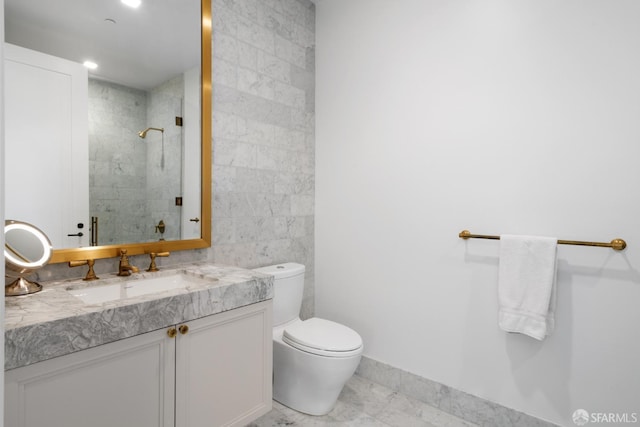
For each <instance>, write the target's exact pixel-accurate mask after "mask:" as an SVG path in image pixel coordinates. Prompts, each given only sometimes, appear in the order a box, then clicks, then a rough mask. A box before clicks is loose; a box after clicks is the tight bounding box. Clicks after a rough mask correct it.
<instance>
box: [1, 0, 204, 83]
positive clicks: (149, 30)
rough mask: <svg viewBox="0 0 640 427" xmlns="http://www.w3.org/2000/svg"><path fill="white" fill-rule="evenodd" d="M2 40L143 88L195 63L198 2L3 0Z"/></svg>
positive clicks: (176, 73)
mask: <svg viewBox="0 0 640 427" xmlns="http://www.w3.org/2000/svg"><path fill="white" fill-rule="evenodd" d="M4 3H5V11H4V12H5V41H6V42H8V43H12V44H17V45H19V46H23V47H26V48H30V49H33V50H38V51H40V52H44V53H48V54H51V55H54V56H58V57H62V58H65V59H69V60H71V61H75V62H80V63H82V62H84V61H85V60H92V61H93V62H95V63H97V64H98V68H97V69H96V70H93V71H90V72H89V73H90V76H92V77H95V78H100V79H103V80H108V81H112V82H116V83H119V84H123V85H126V86H129V87H133V88H137V89H143V90H148V89H151V88H153V87H155V86H157V85H158V84H160V83H163V82H165V81H167V80H169V79H170V78H172V77H174V76H176V75H178V74H180V73H182V72H183V71H185V70H188V69H191V68H194V67H196V66H199V64H200V0H142V4H141V6H140V7H139V8H137V9H133V8H131V7H129V6H126V5H124V4H122V3H121V2H120V0H56V1H51V0H5V2H4Z"/></svg>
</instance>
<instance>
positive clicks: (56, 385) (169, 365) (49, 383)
mask: <svg viewBox="0 0 640 427" xmlns="http://www.w3.org/2000/svg"><path fill="white" fill-rule="evenodd" d="M175 345H176V340H175V339H170V338H168V337H167V333H166V330H164V329H163V330H159V331H154V332H149V333H146V334H143V335H139V336H136V337H133V338H129V339H125V340H121V341H116V342H114V343H110V344H106V345H102V346H99V347H94V348H91V349H88V350H84V351H80V352H77V353H73V354H70V355H68V356H63V357H58V358H54V359H50V360H47V361H44V362H40V363H36V364H33V365H30V366H25V367H22V368H18V369H14V370H10V371H7V372H5V426H11V427H89V426H91V427H115V426H117V427H159V426H160V427H171V426H173V425H174V396H175V395H174V393H175V388H174V386H175V377H174V375H175Z"/></svg>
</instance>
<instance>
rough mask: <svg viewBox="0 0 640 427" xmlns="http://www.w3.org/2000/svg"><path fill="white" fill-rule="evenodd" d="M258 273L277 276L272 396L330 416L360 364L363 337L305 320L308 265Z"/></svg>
mask: <svg viewBox="0 0 640 427" xmlns="http://www.w3.org/2000/svg"><path fill="white" fill-rule="evenodd" d="M256 270H257V271H259V272H261V273H265V274H271V275H273V276H274V298H273V318H274V327H273V398H274V399H275V400H276V401H278V402H280V403H282V404H283V405H285V406H288V407H289V408H291V409H295V410H297V411H299V412H304V413H306V414H310V415H324V414H327V413H329V412H330V411H331V409H333V407H334V406H335V403H336V401H337V400H338V396H339V395H340V392H341V391H342V388H343V387H344V385H345V383H346V382H347V381H348V380H349V378H351V376H352V375H353V373H354V372H355V370H356V368H357V367H358V364H359V363H360V358H361V356H362V351H363V344H362V338H361V337H360V335H358V333H357V332H355V331H354V330H353V329H351V328H348V327H347V326H344V325H341V324H339V323H336V322H332V321H330V320H325V319H320V318H317V317H314V318H311V319H307V320H301V319H300V317H299V316H298V314H299V311H300V307H301V305H302V291H303V288H304V270H305V268H304V266H303V265H301V264H296V263H285V264H278V265H273V266H268V267H263V268H259V269H256Z"/></svg>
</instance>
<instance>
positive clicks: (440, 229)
mask: <svg viewBox="0 0 640 427" xmlns="http://www.w3.org/2000/svg"><path fill="white" fill-rule="evenodd" d="M316 12H317V24H316V25H317V34H316V43H317V57H316V67H317V69H316V72H317V80H316V85H317V90H316V96H317V104H316V108H317V110H316V126H317V128H316V141H317V143H316V311H317V315H318V316H320V317H326V318H330V319H334V320H337V321H341V322H343V323H345V324H347V325H350V326H352V327H353V328H355V329H356V330H358V331H359V332H360V333H361V334H362V336H363V338H364V341H365V346H366V349H365V355H366V356H368V357H371V358H373V359H376V360H379V361H382V362H385V363H388V364H390V365H393V366H396V367H398V368H401V369H404V370H407V371H410V372H412V373H415V374H418V375H421V376H424V377H426V378H429V379H432V380H435V381H438V382H441V383H444V384H447V385H449V386H452V387H455V388H458V389H461V390H464V391H467V392H470V393H472V394H475V395H477V396H480V397H483V398H486V399H489V400H492V401H495V402H498V403H500V404H502V405H504V406H507V407H510V408H514V409H516V410H519V411H522V412H525V413H528V414H531V415H534V416H537V417H540V418H543V419H546V420H549V421H552V422H556V423H560V424H563V425H568V424H570V423H571V420H570V417H571V414H572V413H573V411H574V410H576V409H578V408H583V409H586V410H587V411H590V412H598V411H601V412H640V407H638V397H639V396H640V369H638V360H640V339H639V338H638V332H637V331H638V325H640V310H639V302H640V272H639V271H638V268H639V267H640V229H639V227H638V218H640V199H639V198H638V196H637V194H636V193H637V191H636V186H637V185H638V183H639V182H640V167H639V166H640V165H639V164H638V160H639V159H640V141H639V139H640V126H639V125H638V123H639V118H640V26H638V24H637V23H638V22H640V3H638V2H637V1H634V0H627V1H622V0H616V1H609V2H602V1H594V0H561V1H539V0H517V1H513V0H487V1H482V2H474V1H455V2H442V1H434V0H400V1H390V0H386V1H385V0H350V1H349V2H343V1H339V0H322V1H318V3H317V11H316ZM465 228H467V229H469V230H471V231H472V232H475V233H480V234H501V233H515V234H540V235H551V236H557V237H559V238H562V239H576V240H593V241H610V240H611V239H613V238H615V237H621V238H624V239H626V240H627V243H628V244H629V247H628V249H627V250H626V251H624V252H622V253H615V252H614V251H613V250H611V249H605V248H590V247H586V248H583V247H575V246H561V247H560V248H559V254H558V259H559V271H558V307H557V316H556V325H557V326H556V328H557V329H556V332H555V333H554V334H553V335H552V336H551V337H549V338H548V339H547V340H546V341H544V342H537V341H535V340H533V339H531V338H527V337H524V336H520V335H508V334H506V333H504V332H502V331H500V330H499V329H498V327H497V297H496V288H497V286H496V285H497V265H498V258H497V254H498V245H499V243H498V242H495V241H483V240H469V241H466V242H465V241H463V240H462V239H459V238H458V233H459V232H460V231H461V230H463V229H465ZM571 425H572V423H571Z"/></svg>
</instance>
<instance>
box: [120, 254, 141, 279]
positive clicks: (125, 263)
mask: <svg viewBox="0 0 640 427" xmlns="http://www.w3.org/2000/svg"><path fill="white" fill-rule="evenodd" d="M138 271H139V270H138V267H134V266H133V265H131V264H129V257H128V256H127V250H126V249H120V265H119V266H118V276H131V273H137V272H138Z"/></svg>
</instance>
